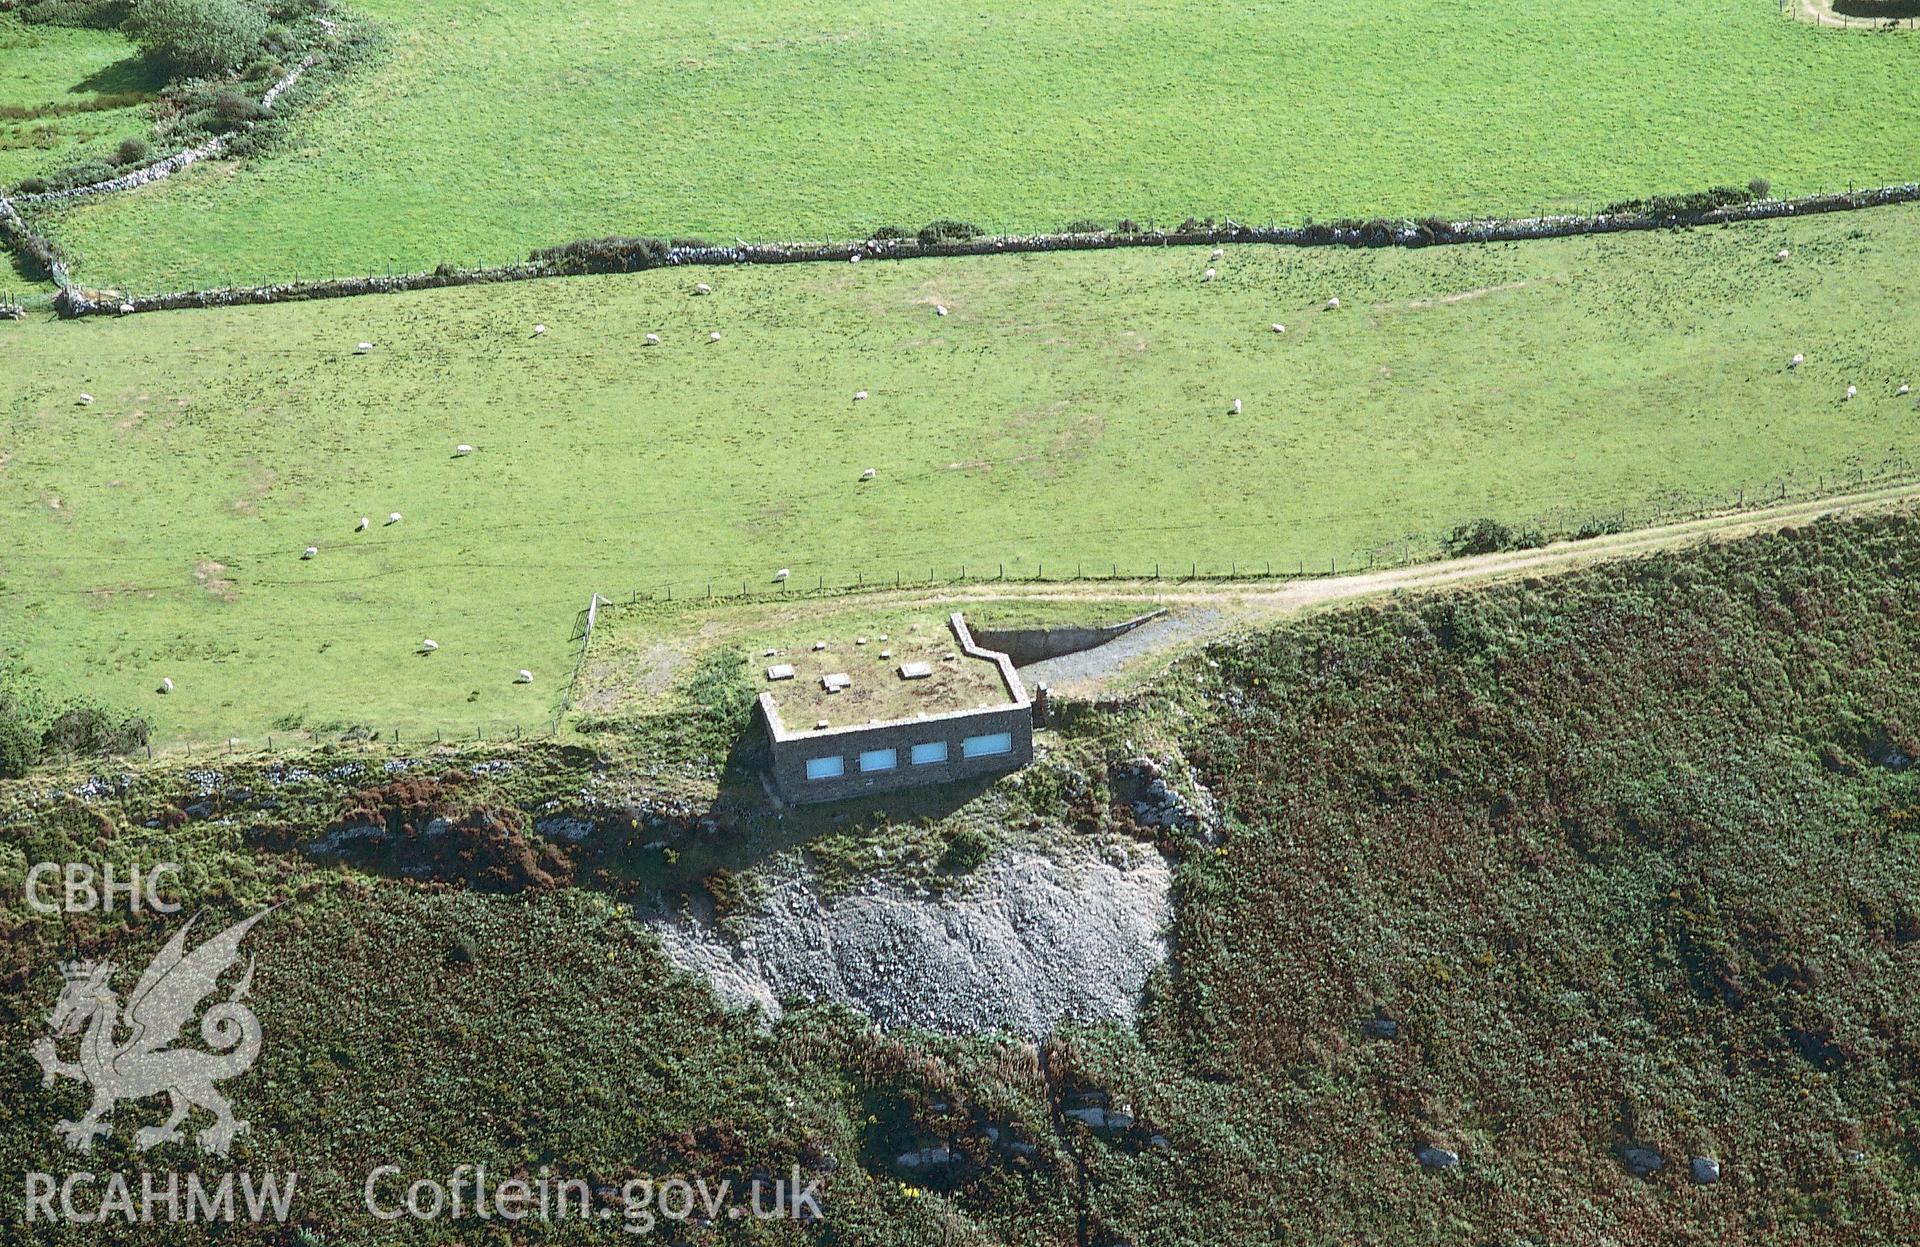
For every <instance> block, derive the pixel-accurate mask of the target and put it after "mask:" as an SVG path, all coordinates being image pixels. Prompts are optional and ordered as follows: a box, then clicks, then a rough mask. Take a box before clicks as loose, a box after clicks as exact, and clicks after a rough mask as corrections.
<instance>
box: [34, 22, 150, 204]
mask: <svg viewBox="0 0 1920 1247" xmlns="http://www.w3.org/2000/svg"><path fill="white" fill-rule="evenodd" d="M159 86H160V79H159V77H158V75H157V71H156V70H155V68H154V66H152V65H151V64H150V63H148V62H147V61H145V60H144V59H143V58H141V56H140V54H139V52H138V50H137V49H136V48H134V46H133V45H132V44H131V43H129V42H127V40H126V39H124V38H122V37H121V36H120V35H118V34H116V33H114V32H112V31H104V30H73V29H68V28H65V27H60V26H30V25H27V24H26V23H24V22H22V21H20V19H19V18H17V17H14V16H13V15H12V14H8V13H0V187H6V186H9V185H11V184H13V183H14V182H17V181H19V180H20V179H21V178H24V177H27V176H29V175H31V174H36V173H46V172H49V171H51V170H53V169H57V168H60V167H62V166H64V165H69V164H73V163H75V162H76V161H78V160H81V159H83V158H87V157H97V156H102V155H106V154H107V153H109V152H111V151H112V150H113V147H114V145H115V144H116V143H117V142H119V140H121V139H123V138H133V137H139V136H141V135H144V134H145V133H146V132H147V128H148V126H149V125H150V124H151V119H150V118H149V117H148V115H147V109H146V105H145V104H144V103H127V104H124V105H120V106H116V107H105V108H103V107H101V106H100V105H101V104H103V103H105V104H113V103H115V102H116V101H117V100H118V99H119V98H120V97H122V96H128V95H142V96H147V97H151V96H152V94H153V92H154V91H156V90H157V89H158V87H159Z"/></svg>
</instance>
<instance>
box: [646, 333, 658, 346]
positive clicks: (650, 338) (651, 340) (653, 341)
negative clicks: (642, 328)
mask: <svg viewBox="0 0 1920 1247" xmlns="http://www.w3.org/2000/svg"><path fill="white" fill-rule="evenodd" d="M647 345H648V346H659V345H660V335H659V334H657V333H650V334H648V335H647Z"/></svg>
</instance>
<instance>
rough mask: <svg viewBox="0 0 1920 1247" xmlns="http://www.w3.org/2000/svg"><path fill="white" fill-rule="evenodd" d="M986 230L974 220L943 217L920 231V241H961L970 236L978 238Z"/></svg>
mask: <svg viewBox="0 0 1920 1247" xmlns="http://www.w3.org/2000/svg"><path fill="white" fill-rule="evenodd" d="M986 232H987V231H985V230H983V229H981V228H980V227H979V226H978V225H975V224H974V223H973V222H972V221H954V220H949V219H947V218H945V217H942V218H941V219H940V220H938V221H933V222H930V223H929V224H928V225H927V227H926V228H925V229H923V230H921V231H920V241H921V242H922V243H936V242H959V241H964V240H965V239H968V238H978V237H980V235H982V234H984V233H986Z"/></svg>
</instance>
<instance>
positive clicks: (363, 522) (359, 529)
mask: <svg viewBox="0 0 1920 1247" xmlns="http://www.w3.org/2000/svg"><path fill="white" fill-rule="evenodd" d="M369 527H371V525H370V524H369V523H368V521H367V517H366V516H364V515H363V516H361V517H360V522H359V523H358V524H356V525H355V526H354V529H353V531H354V532H356V533H364V532H366V531H367V529H368V528H369Z"/></svg>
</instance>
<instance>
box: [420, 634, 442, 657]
mask: <svg viewBox="0 0 1920 1247" xmlns="http://www.w3.org/2000/svg"><path fill="white" fill-rule="evenodd" d="M420 648H421V649H423V650H425V651H426V652H427V653H429V654H431V653H433V651H435V650H437V649H439V648H440V642H438V641H436V640H434V639H433V638H432V637H428V638H426V639H425V640H424V641H422V642H420Z"/></svg>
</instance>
